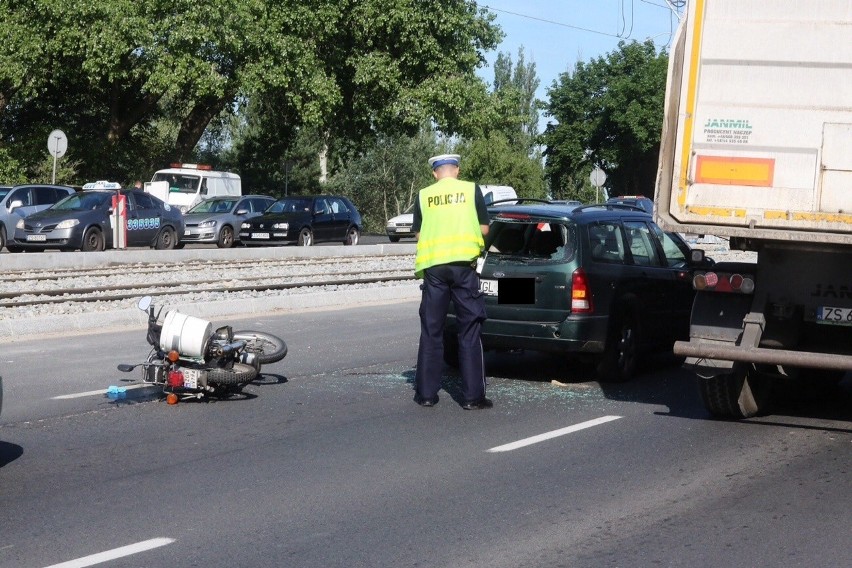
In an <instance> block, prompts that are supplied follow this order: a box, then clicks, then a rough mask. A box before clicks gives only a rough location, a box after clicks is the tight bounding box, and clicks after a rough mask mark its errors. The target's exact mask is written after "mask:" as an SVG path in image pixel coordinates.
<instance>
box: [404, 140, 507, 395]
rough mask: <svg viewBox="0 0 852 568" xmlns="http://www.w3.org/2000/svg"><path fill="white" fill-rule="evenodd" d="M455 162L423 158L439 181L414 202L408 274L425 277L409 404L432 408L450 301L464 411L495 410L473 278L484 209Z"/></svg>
mask: <svg viewBox="0 0 852 568" xmlns="http://www.w3.org/2000/svg"><path fill="white" fill-rule="evenodd" d="M459 158H460V157H459V155H458V154H442V155H440V156H434V157H432V158H429V165H430V166H432V175H433V176H435V179H436V180H437V181H436V182H435V183H434V184H432V185H430V186H429V187H427V188H425V189H422V190H420V193H419V195H418V196H417V201H415V203H414V226H413V230H414V232H415V234H416V236H417V256H416V259H415V263H414V273H415V276H416V277H417V278H422V279H423V285H422V286H421V288H422V290H423V295H422V299H421V301H420V348H419V350H418V352H417V373H416V375H415V381H414V382H415V395H414V401H415V402H417V403H418V404H420V405H421V406H434V405H435V404H436V403H437V402H438V390H439V389H440V388H441V375H442V371H443V365H444V357H443V355H444V344H443V334H444V320H445V318H446V316H447V308H448V307H449V303H450V300H452V302H453V304H454V306H455V309H456V317H457V321H458V342H459V370H460V371H461V375H462V396H463V398H464V400H463V402H462V408H464V409H466V410H474V409H483V408H491V407H492V406H493V404H492V402H491V401H490V400H489V399H487V398H485V365H484V362H483V359H482V341H481V340H480V331H481V328H482V322H483V320H485V300H484V298H483V297H482V294H481V293H480V291H479V275H478V274H477V272H476V259H477V258H478V257H479V254H480V252H481V250H482V248H483V246H484V241H483V238H482V237H483V236H485V235H487V234H488V209H487V208H486V205H485V198H484V197H483V196H482V192H481V191H480V190H479V186H477V185H476V184H474V183H472V182H466V181H461V180H459V179H458V175H459Z"/></svg>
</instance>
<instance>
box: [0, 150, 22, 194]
mask: <svg viewBox="0 0 852 568" xmlns="http://www.w3.org/2000/svg"><path fill="white" fill-rule="evenodd" d="M26 181H27V176H26V174H25V173H24V170H23V168H21V164H19V163H18V160H16V159H15V158H13V157H12V156H10V155H9V152H8V150H6V149H5V148H0V185H17V184H19V183H26Z"/></svg>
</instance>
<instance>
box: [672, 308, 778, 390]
mask: <svg viewBox="0 0 852 568" xmlns="http://www.w3.org/2000/svg"><path fill="white" fill-rule="evenodd" d="M752 299H753V298H752V297H751V296H746V295H740V294H719V293H711V292H699V293H697V294H696V295H695V301H694V302H693V305H692V315H691V318H690V323H689V338H690V339H689V342H684V341H678V342H677V343H675V345H674V354H675V355H678V356H680V357H686V360H685V361H684V367H686V368H690V369H693V370H695V371H696V372H697V373H699V374H706V375H711V376H712V375H718V374H722V373H730V372H731V370H732V369H733V367H734V362H733V361H730V360H726V359H716V358H712V357H696V356H694V354H693V352H694V350H695V348H696V347H698V348H702V347H704V348H709V349H713V348H714V347H736V346H737V345H739V344H740V338H741V337H743V330H744V327H745V320H746V316H748V314H749V311H750V310H751V303H752ZM761 317H762V316H761ZM760 332H762V328H761V330H760ZM751 340H753V338H751V339H750V341H751ZM759 340H760V336H759V334H758V337H757V341H759ZM750 344H751V343H750ZM755 345H756V344H755Z"/></svg>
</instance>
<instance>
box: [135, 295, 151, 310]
mask: <svg viewBox="0 0 852 568" xmlns="http://www.w3.org/2000/svg"><path fill="white" fill-rule="evenodd" d="M151 302H152V298H151V296H142V297H141V298H139V303H137V304H136V305H137V306H138V307H139V309H140V310H142V311H143V312H147V311H148V308H149V307H150V306H151Z"/></svg>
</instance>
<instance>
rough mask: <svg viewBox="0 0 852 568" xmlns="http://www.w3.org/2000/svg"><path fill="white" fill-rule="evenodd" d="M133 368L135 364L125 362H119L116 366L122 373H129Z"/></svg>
mask: <svg viewBox="0 0 852 568" xmlns="http://www.w3.org/2000/svg"><path fill="white" fill-rule="evenodd" d="M135 368H136V365H128V364H127V363H121V364H120V365H119V366H118V370H119V371H121V372H122V373H129V372H130V371H132V370H133V369H135Z"/></svg>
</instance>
